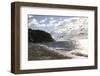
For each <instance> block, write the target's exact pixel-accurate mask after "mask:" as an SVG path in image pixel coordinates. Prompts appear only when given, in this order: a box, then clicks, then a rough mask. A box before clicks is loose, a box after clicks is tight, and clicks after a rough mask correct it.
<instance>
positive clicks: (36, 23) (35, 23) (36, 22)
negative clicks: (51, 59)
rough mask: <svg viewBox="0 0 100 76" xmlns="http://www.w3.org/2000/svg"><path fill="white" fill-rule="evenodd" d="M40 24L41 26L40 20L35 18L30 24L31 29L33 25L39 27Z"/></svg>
mask: <svg viewBox="0 0 100 76" xmlns="http://www.w3.org/2000/svg"><path fill="white" fill-rule="evenodd" d="M38 24H39V22H38V20H37V19H35V18H33V19H32V20H31V22H29V27H31V26H32V25H38Z"/></svg>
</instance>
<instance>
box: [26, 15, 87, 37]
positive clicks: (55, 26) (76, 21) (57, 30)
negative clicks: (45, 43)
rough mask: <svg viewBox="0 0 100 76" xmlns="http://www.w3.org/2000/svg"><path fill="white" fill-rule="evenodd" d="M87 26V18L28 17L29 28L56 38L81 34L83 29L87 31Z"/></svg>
mask: <svg viewBox="0 0 100 76" xmlns="http://www.w3.org/2000/svg"><path fill="white" fill-rule="evenodd" d="M87 25H88V18H87V17H80V16H53V15H28V28H31V29H33V30H43V31H45V32H48V33H50V34H51V35H52V36H53V37H54V38H58V36H59V37H60V36H62V35H66V36H67V37H68V35H72V34H79V31H80V30H81V29H83V28H84V29H87ZM83 32H84V30H83Z"/></svg>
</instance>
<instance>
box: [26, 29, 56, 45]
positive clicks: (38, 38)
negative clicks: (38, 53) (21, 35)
mask: <svg viewBox="0 0 100 76" xmlns="http://www.w3.org/2000/svg"><path fill="white" fill-rule="evenodd" d="M28 41H29V42H33V43H41V42H53V41H54V39H53V38H52V36H51V35H50V34H49V33H47V32H45V31H42V30H32V29H28Z"/></svg>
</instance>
